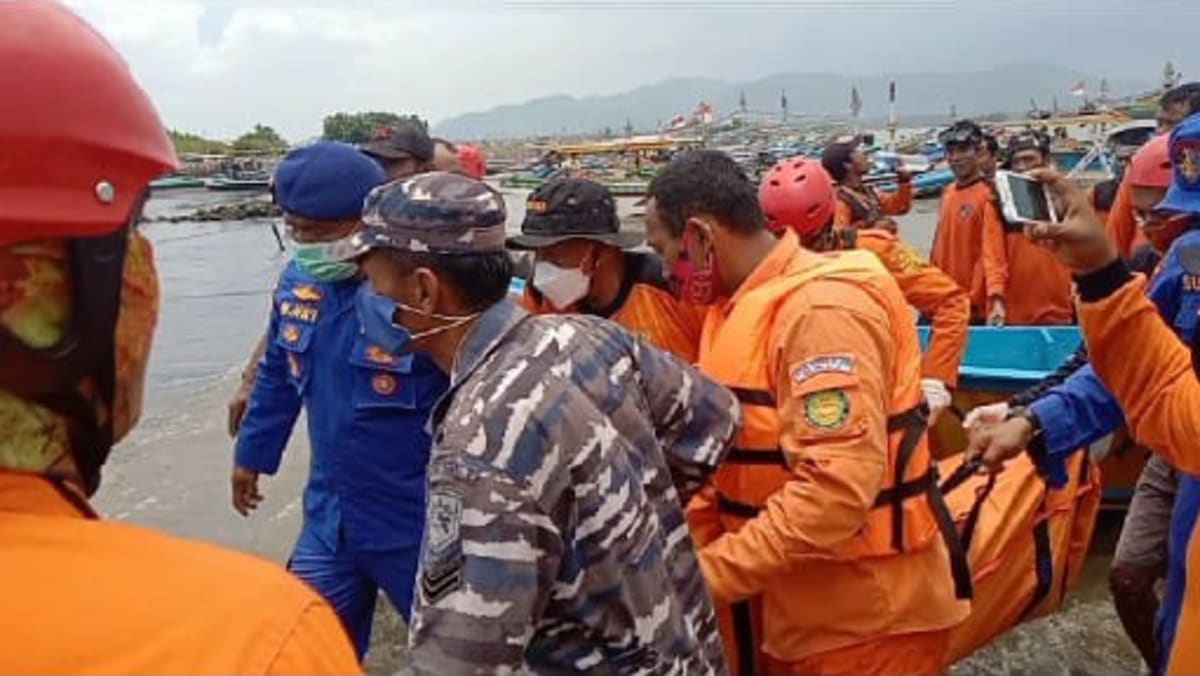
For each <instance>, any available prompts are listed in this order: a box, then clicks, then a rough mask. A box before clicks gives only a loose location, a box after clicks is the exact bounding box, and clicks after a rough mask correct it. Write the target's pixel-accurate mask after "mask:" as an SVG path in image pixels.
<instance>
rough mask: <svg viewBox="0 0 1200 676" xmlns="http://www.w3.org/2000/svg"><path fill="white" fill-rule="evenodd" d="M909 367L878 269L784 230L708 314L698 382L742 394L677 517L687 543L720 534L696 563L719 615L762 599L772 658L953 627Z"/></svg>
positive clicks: (915, 369)
mask: <svg viewBox="0 0 1200 676" xmlns="http://www.w3.org/2000/svg"><path fill="white" fill-rule="evenodd" d="M919 360H920V354H919V350H918V344H917V334H916V330H915V328H914V327H913V325H912V317H911V314H910V310H909V308H908V307H907V304H906V303H904V301H903V298H902V297H901V295H900V292H899V289H897V288H896V283H895V282H894V281H892V279H891V278H890V276H889V275H887V274H886V272H885V271H884V270H883V268H882V267H881V266H880V264H879V261H878V260H877V259H876V258H875V257H874V256H872V255H869V254H866V253H865V252H844V253H839V254H833V255H819V254H814V253H812V252H809V251H805V250H803V249H801V248H800V247H799V245H798V241H797V238H796V236H795V234H794V233H792V232H791V231H788V232H787V233H786V234H785V235H784V236H783V237H782V238H781V239H780V241H779V243H778V244H777V245H776V247H775V248H774V250H773V251H772V252H771V253H770V254H769V255H768V256H767V258H766V259H764V260H763V261H762V262H761V263H760V264H759V266H758V268H757V269H755V271H754V272H753V273H752V274H751V275H750V277H749V278H748V279H747V280H746V281H745V282H744V283H743V284H742V285H741V287H740V288H739V289H738V290H737V292H736V293H735V294H734V296H733V297H732V298H731V299H729V300H728V301H727V302H726V303H724V304H722V305H720V306H715V307H713V308H711V309H710V310H709V314H708V317H707V319H706V322H705V327H704V336H703V340H702V343H701V349H700V367H701V370H703V371H704V372H705V373H707V374H708V375H709V376H711V377H713V378H714V379H715V380H717V381H718V382H721V383H723V384H725V385H726V386H728V387H729V388H730V389H731V390H733V391H734V393H735V394H737V395H738V398H739V400H740V401H741V402H742V406H743V413H744V416H745V423H744V427H743V428H742V430H741V431H740V432H739V433H738V435H737V437H736V438H735V442H734V448H733V450H731V451H730V452H729V455H728V456H727V459H726V460H725V462H724V463H723V464H722V466H721V467H720V468H718V470H717V474H716V475H715V478H714V481H713V490H712V491H710V492H708V493H705V494H702V495H701V496H699V498H698V500H697V501H695V502H694V503H693V505H692V506H691V511H692V516H693V518H694V519H695V520H696V522H697V524H698V526H699V529H698V530H699V532H700V533H701V535H700V539H704V538H706V537H707V538H712V536H713V535H717V537H716V538H715V539H711V541H709V542H707V544H705V545H704V546H703V548H702V549H701V550H700V562H701V567H702V569H703V570H704V575H705V579H706V580H707V582H708V584H709V589H710V591H711V592H712V594H713V598H714V599H715V600H716V601H718V603H736V602H739V601H742V600H744V599H749V598H752V597H760V599H759V600H760V601H761V608H762V618H761V626H762V633H763V639H762V646H763V649H764V650H765V651H766V653H768V654H769V655H770V656H771V657H773V658H775V659H778V660H784V661H789V662H794V661H798V660H801V659H803V658H805V657H807V656H810V655H814V654H818V653H822V652H827V651H831V650H837V649H839V648H843V647H847V646H851V645H856V644H867V643H870V642H871V641H872V640H877V639H879V638H880V637H883V636H889V635H895V634H904V633H912V632H921V631H931V630H937V629H943V628H946V627H949V626H951V625H953V624H955V623H957V622H959V621H960V620H962V619H963V618H964V617H965V616H966V613H967V611H968V607H967V604H964V603H960V602H959V601H957V600H956V598H955V585H954V584H953V578H952V576H951V568H950V565H949V559H948V556H947V550H946V547H945V545H944V544H943V542H942V540H941V539H940V538H939V536H938V531H939V528H940V527H941V525H943V524H939V522H938V520H937V519H936V518H935V516H934V511H933V508H932V505H933V504H937V503H939V502H940V497H939V496H938V495H937V494H936V493H933V492H927V491H926V490H924V489H923V488H920V487H927V486H928V483H927V482H928V478H929V477H931V476H932V474H931V473H930V470H931V468H932V459H931V457H930V454H929V449H928V445H927V443H926V440H925V436H924V426H925V421H924V416H922V415H920V414H919V413H918V412H917V411H918V406H919V404H920V402H921V389H920V385H919ZM905 460H906V461H907V462H905ZM898 485H904V489H901V490H893V489H895V488H896V487H897V486H898ZM910 489H912V492H911V493H909V494H908V496H909V497H903V496H904V495H905V492H906V491H908V490H910ZM944 525H946V526H948V527H950V528H953V526H952V525H950V524H949V523H946V524H944ZM727 640H728V637H727Z"/></svg>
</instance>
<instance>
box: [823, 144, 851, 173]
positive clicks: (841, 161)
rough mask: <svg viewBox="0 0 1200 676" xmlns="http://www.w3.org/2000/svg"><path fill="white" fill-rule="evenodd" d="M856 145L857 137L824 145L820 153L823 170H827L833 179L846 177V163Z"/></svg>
mask: <svg viewBox="0 0 1200 676" xmlns="http://www.w3.org/2000/svg"><path fill="white" fill-rule="evenodd" d="M858 146H859V141H858V139H854V140H853V141H849V142H844V143H830V144H829V145H827V146H825V151H824V152H822V153H821V166H822V167H825V171H827V172H829V175H830V176H831V177H832V178H833V180H835V181H841V180H842V179H844V178H846V163H847V162H849V161H850V157H851V156H852V155H853V154H854V151H855V150H857V149H858Z"/></svg>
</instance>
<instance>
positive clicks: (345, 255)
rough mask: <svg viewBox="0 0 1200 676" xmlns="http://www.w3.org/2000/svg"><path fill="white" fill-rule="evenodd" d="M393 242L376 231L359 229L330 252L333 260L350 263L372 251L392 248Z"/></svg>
mask: <svg viewBox="0 0 1200 676" xmlns="http://www.w3.org/2000/svg"><path fill="white" fill-rule="evenodd" d="M392 246H394V244H393V242H392V241H391V240H390V239H389V238H388V237H387V235H385V234H384V233H382V232H380V231H378V230H367V229H360V230H359V231H358V232H356V233H354V235H353V236H351V237H350V238H348V239H344V240H342V241H341V242H339V243H338V244H337V246H335V247H334V249H333V251H332V252H331V254H332V257H333V258H334V260H339V261H352V260H356V259H358V258H361V257H362V255H363V254H365V253H367V252H368V251H370V250H372V249H378V248H382V247H392Z"/></svg>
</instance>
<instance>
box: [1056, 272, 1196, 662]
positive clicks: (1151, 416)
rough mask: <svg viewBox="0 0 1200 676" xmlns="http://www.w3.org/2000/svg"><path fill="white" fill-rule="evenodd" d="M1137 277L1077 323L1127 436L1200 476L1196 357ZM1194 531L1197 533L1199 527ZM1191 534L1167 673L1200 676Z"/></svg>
mask: <svg viewBox="0 0 1200 676" xmlns="http://www.w3.org/2000/svg"><path fill="white" fill-rule="evenodd" d="M1145 286H1146V282H1145V278H1143V277H1141V276H1138V277H1136V278H1135V279H1134V280H1133V281H1131V282H1127V283H1126V284H1125V285H1124V286H1122V287H1121V288H1119V289H1118V290H1117V291H1116V292H1114V293H1113V294H1112V295H1110V296H1108V297H1107V298H1103V299H1101V300H1099V301H1096V302H1090V303H1080V305H1079V319H1080V324H1081V325H1082V327H1083V333H1084V336H1085V337H1086V338H1087V342H1088V347H1089V350H1088V352H1089V355H1088V356H1089V358H1090V359H1091V361H1092V364H1093V366H1094V368H1095V369H1096V374H1097V375H1098V376H1100V379H1101V380H1103V381H1104V384H1105V385H1107V386H1108V388H1109V390H1110V391H1111V392H1112V393H1113V395H1114V396H1115V397H1116V398H1117V400H1118V401H1119V402H1120V403H1121V407H1122V408H1123V409H1124V411H1125V421H1126V424H1127V425H1128V426H1129V431H1130V434H1131V435H1132V436H1133V437H1135V438H1137V439H1138V441H1139V442H1141V443H1143V444H1145V445H1146V446H1148V447H1150V448H1153V449H1155V451H1156V452H1157V453H1161V454H1162V456H1163V457H1164V458H1166V460H1167V461H1168V462H1169V463H1170V464H1171V465H1173V466H1174V467H1176V468H1178V469H1179V470H1180V471H1181V472H1187V473H1189V474H1192V475H1195V474H1200V450H1198V448H1197V444H1196V440H1197V439H1200V381H1198V380H1197V377H1196V371H1195V369H1194V367H1193V364H1192V352H1191V350H1189V349H1188V347H1187V346H1185V345H1184V344H1183V343H1182V342H1181V341H1180V340H1179V337H1178V336H1177V335H1176V333H1175V332H1174V331H1173V330H1172V329H1171V328H1170V327H1168V326H1167V324H1165V323H1164V322H1163V320H1162V317H1161V316H1160V315H1159V312H1158V308H1157V307H1156V306H1155V305H1154V303H1153V301H1151V300H1150V299H1149V298H1147V297H1146V295H1145ZM1196 530H1200V527H1198V528H1197V529H1196ZM1196 530H1193V532H1192V533H1191V538H1190V544H1188V543H1186V542H1185V543H1183V544H1184V545H1185V547H1182V548H1180V550H1181V551H1186V554H1185V555H1184V556H1186V564H1185V567H1186V570H1187V584H1186V587H1185V589H1184V592H1183V600H1182V604H1181V605H1180V606H1179V615H1178V625H1177V626H1176V629H1175V632H1174V636H1175V641H1174V642H1173V644H1172V645H1171V646H1169V647H1168V652H1167V655H1166V660H1167V661H1166V665H1165V671H1166V673H1169V674H1197V673H1200V642H1197V641H1196V640H1195V637H1196V636H1200V584H1197V583H1196V571H1200V546H1197V544H1196V542H1197V540H1196V538H1198V537H1200V533H1198V532H1196Z"/></svg>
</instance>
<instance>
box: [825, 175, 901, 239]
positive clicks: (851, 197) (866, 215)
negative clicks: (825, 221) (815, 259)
mask: <svg viewBox="0 0 1200 676" xmlns="http://www.w3.org/2000/svg"><path fill="white" fill-rule="evenodd" d="M837 196H838V199H837V203H836V204H835V206H834V211H833V225H834V227H836V228H838V229H841V228H844V227H854V228H863V229H867V228H871V227H874V225H875V221H877V220H879V218H880V217H881V216H900V215H903V214H907V213H908V210H909V209H911V208H912V200H913V184H912V181H905V182H903V183H901V184H900V185H899V187H898V188H897V189H896V191H895V192H884V193H881V192H879V191H877V190H875V189H874V188H872V187H871V186H864V187H863V190H862V192H859V191H856V190H850V189H849V188H846V187H843V186H840V185H839V186H838V187H837Z"/></svg>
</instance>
